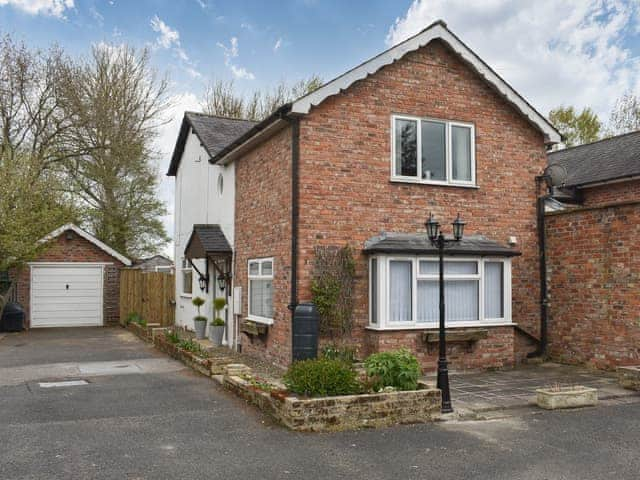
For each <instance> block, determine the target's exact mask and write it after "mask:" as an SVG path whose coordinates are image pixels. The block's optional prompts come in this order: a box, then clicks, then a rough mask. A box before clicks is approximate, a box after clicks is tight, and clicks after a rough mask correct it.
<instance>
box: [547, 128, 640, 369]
mask: <svg viewBox="0 0 640 480" xmlns="http://www.w3.org/2000/svg"><path fill="white" fill-rule="evenodd" d="M549 163H550V164H556V165H561V166H562V167H564V169H565V171H566V180H565V181H564V182H563V183H564V185H563V187H562V188H561V191H560V192H559V193H561V196H559V198H563V199H565V201H568V202H571V203H568V202H567V204H566V205H565V207H564V208H562V209H554V211H552V212H547V214H546V216H545V223H546V235H547V242H546V245H547V248H546V250H547V265H548V278H549V301H550V308H549V311H550V315H549V328H548V330H549V353H550V354H551V356H552V358H555V359H557V360H560V361H562V362H568V363H588V364H591V365H593V366H595V367H598V368H614V367H616V366H618V365H630V364H635V365H637V364H638V363H640V132H634V133H630V134H626V135H620V136H617V137H613V138H608V139H605V140H601V141H599V142H595V143H591V144H588V145H582V146H578V147H574V148H568V149H565V150H560V151H557V152H552V153H550V154H549Z"/></svg>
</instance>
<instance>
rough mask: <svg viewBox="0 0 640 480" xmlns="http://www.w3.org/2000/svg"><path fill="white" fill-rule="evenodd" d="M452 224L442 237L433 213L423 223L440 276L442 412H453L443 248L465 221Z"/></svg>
mask: <svg viewBox="0 0 640 480" xmlns="http://www.w3.org/2000/svg"><path fill="white" fill-rule="evenodd" d="M452 226H453V238H452V239H447V238H445V237H444V234H443V233H442V230H441V229H440V224H439V223H438V222H437V221H436V220H435V218H434V217H433V214H429V219H428V220H427V222H426V223H425V227H426V228H427V235H428V237H429V240H430V241H431V243H432V245H434V246H435V247H436V248H437V249H438V260H439V276H440V282H439V284H440V309H439V313H440V322H439V325H438V330H439V331H438V347H439V348H438V350H439V351H438V382H437V386H438V388H439V389H440V391H441V392H442V409H441V411H442V413H449V412H453V408H452V407H451V392H450V390H449V368H448V365H447V337H446V330H445V302H444V249H445V246H446V245H447V244H448V243H453V242H459V241H460V240H461V239H462V236H463V234H464V226H465V222H463V221H462V219H461V218H460V214H458V216H457V217H456V219H455V220H454V222H453V223H452Z"/></svg>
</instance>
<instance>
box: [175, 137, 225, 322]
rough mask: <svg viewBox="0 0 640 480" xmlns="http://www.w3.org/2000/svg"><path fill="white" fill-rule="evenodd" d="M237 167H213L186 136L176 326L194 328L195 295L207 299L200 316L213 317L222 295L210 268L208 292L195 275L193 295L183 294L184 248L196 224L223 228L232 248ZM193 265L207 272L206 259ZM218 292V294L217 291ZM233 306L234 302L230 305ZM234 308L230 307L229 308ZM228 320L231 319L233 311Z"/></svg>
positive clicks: (178, 210) (178, 193) (179, 183)
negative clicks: (216, 299) (215, 300)
mask: <svg viewBox="0 0 640 480" xmlns="http://www.w3.org/2000/svg"><path fill="white" fill-rule="evenodd" d="M234 171H235V166H234V165H233V164H231V165H228V166H226V167H220V166H217V165H211V164H210V163H209V155H208V154H207V152H206V151H205V149H204V148H203V147H202V145H201V144H200V140H199V138H198V136H197V135H195V134H194V133H193V132H192V131H191V132H190V133H189V135H188V136H187V140H186V143H185V148H184V152H183V154H182V159H181V161H180V166H179V167H178V172H177V173H176V177H175V182H176V183H175V231H174V242H175V252H174V258H175V263H176V325H183V326H186V327H188V328H189V329H193V317H194V316H195V315H196V314H197V311H196V308H195V307H194V306H193V305H192V303H191V299H192V296H193V297H195V296H200V297H203V298H205V299H206V301H207V302H206V303H205V305H204V306H203V307H201V313H202V314H203V315H206V316H207V318H209V319H212V318H213V311H212V308H211V304H212V299H213V298H214V295H215V296H221V295H222V292H220V291H219V289H218V287H217V285H216V284H217V282H216V281H215V275H214V273H213V269H212V268H211V267H210V271H209V277H210V278H211V279H212V281H211V282H210V284H209V292H208V293H207V292H202V291H201V290H200V287H199V285H198V274H197V273H196V272H195V271H194V272H193V277H192V278H193V285H192V292H193V294H192V296H189V295H184V294H183V293H182V292H183V288H182V269H181V267H182V259H183V258H184V249H185V247H186V245H187V242H188V241H189V237H190V236H191V233H192V232H193V226H194V225H195V224H218V225H220V227H221V228H222V231H223V232H224V234H225V236H226V237H227V240H228V241H229V244H230V245H231V246H232V247H233V238H234V224H233V221H234V201H235V177H234ZM219 175H222V182H223V188H222V193H221V194H220V193H219V190H218V177H219ZM194 264H195V265H196V267H198V269H199V270H200V271H201V272H203V273H204V260H194ZM214 290H215V292H214ZM230 303H231V302H230ZM228 308H229V309H231V306H229V307H228ZM228 318H229V319H232V318H233V315H232V314H231V312H229V314H228Z"/></svg>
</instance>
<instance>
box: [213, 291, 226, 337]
mask: <svg viewBox="0 0 640 480" xmlns="http://www.w3.org/2000/svg"><path fill="white" fill-rule="evenodd" d="M226 305H227V301H226V300H225V299H224V298H222V297H218V298H216V299H214V300H213V310H214V311H215V316H214V319H213V321H212V322H211V328H210V329H209V340H211V342H212V343H213V344H214V345H215V346H216V347H219V346H220V345H222V336H223V335H224V325H225V323H224V320H223V319H222V317H221V316H220V312H221V310H222V309H223V308H224V307H225V306H226Z"/></svg>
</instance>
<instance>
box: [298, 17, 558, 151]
mask: <svg viewBox="0 0 640 480" xmlns="http://www.w3.org/2000/svg"><path fill="white" fill-rule="evenodd" d="M437 39H439V40H442V41H444V42H445V43H447V44H448V45H449V46H450V47H451V48H452V49H453V50H454V51H455V52H456V53H457V54H458V55H460V57H462V59H463V60H464V61H466V62H467V63H468V64H469V65H471V66H472V67H473V68H474V69H475V70H476V71H477V72H478V73H479V74H480V75H481V76H482V77H484V79H485V80H486V81H487V82H489V83H490V84H491V85H492V86H493V87H494V88H495V89H496V90H497V91H498V92H499V93H500V94H501V95H503V96H504V97H505V98H506V100H507V101H509V102H510V103H511V104H512V105H514V106H515V107H516V108H517V109H518V110H519V111H520V112H521V113H522V114H523V115H524V116H525V117H527V118H528V119H529V121H530V122H532V123H533V124H534V125H535V126H536V127H538V129H539V130H540V131H541V132H543V134H544V135H545V137H546V138H545V141H546V143H558V142H560V141H561V137H560V134H559V133H558V132H557V131H556V130H555V128H554V127H553V126H552V125H551V123H549V121H548V120H547V119H546V118H544V117H543V116H542V115H540V114H539V113H538V112H537V111H536V110H535V109H534V108H533V107H532V106H531V105H529V103H527V101H526V100H525V99H524V98H522V97H521V96H520V95H519V94H518V93H517V92H516V91H515V90H514V89H513V88H511V87H510V86H509V84H507V83H506V82H505V81H504V80H503V79H502V78H500V77H499V76H498V75H497V74H496V73H495V72H494V71H493V70H491V68H490V67H489V66H488V65H487V64H486V63H484V62H483V61H482V60H481V59H480V57H478V56H477V55H476V54H475V53H473V51H471V49H469V47H467V46H466V45H465V44H464V43H462V42H461V41H460V40H459V39H458V38H457V37H456V36H455V35H453V34H452V33H451V32H450V31H449V30H448V29H447V28H446V27H444V26H443V24H442V23H436V24H434V25H433V26H432V27H430V28H427V29H426V30H424V31H422V32H420V33H419V34H417V35H415V36H414V37H411V38H409V39H408V40H405V41H404V42H402V43H399V44H398V45H396V46H395V47H392V48H390V49H389V50H387V51H385V52H383V53H381V54H380V55H377V56H375V57H373V58H372V59H370V60H368V61H366V62H364V63H363V64H361V65H359V66H357V67H356V68H354V69H352V70H349V71H348V72H346V73H344V74H342V75H340V76H339V77H337V78H336V79H334V80H332V81H330V82H329V83H327V84H325V85H323V86H322V87H320V88H319V89H318V90H315V91H314V92H311V93H310V94H308V95H305V96H304V97H301V98H299V99H298V100H296V101H295V102H293V104H292V107H291V113H294V114H296V113H297V114H302V115H304V114H307V113H309V111H310V110H311V107H313V106H316V105H319V104H320V103H322V102H323V101H324V100H325V99H326V98H327V97H330V96H332V95H337V94H338V93H340V92H341V91H343V90H345V89H347V88H348V87H350V86H351V85H352V84H353V83H354V82H357V81H358V80H362V79H364V78H366V77H367V76H369V75H372V74H374V73H375V72H377V71H378V70H380V69H381V68H382V67H385V66H387V65H390V64H392V63H393V62H395V61H397V60H399V59H401V58H402V57H404V56H405V55H406V54H407V53H409V52H413V51H415V50H418V49H419V48H421V47H424V46H425V45H427V44H428V43H429V42H431V41H433V40H437Z"/></svg>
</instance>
